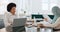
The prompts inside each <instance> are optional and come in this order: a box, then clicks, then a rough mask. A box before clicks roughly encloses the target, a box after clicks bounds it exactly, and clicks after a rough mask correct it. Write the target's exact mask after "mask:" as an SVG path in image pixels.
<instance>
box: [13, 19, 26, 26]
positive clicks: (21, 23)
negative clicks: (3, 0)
mask: <svg viewBox="0 0 60 32" xmlns="http://www.w3.org/2000/svg"><path fill="white" fill-rule="evenodd" d="M26 21H27V18H16V19H14V20H13V25H12V26H13V27H18V26H24V25H25V22H26Z"/></svg>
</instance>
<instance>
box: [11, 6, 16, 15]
mask: <svg viewBox="0 0 60 32" xmlns="http://www.w3.org/2000/svg"><path fill="white" fill-rule="evenodd" d="M10 12H11V13H12V14H13V15H15V12H16V7H12V8H11V11H10Z"/></svg>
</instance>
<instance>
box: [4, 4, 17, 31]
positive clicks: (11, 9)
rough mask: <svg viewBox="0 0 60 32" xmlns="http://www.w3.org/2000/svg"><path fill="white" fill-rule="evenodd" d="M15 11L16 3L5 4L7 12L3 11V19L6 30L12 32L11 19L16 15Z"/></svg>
mask: <svg viewBox="0 0 60 32" xmlns="http://www.w3.org/2000/svg"><path fill="white" fill-rule="evenodd" d="M15 12H16V4H15V3H9V4H8V5H7V13H5V19H4V23H5V28H6V31H7V32H13V30H12V24H13V19H14V18H15V17H16V15H15Z"/></svg>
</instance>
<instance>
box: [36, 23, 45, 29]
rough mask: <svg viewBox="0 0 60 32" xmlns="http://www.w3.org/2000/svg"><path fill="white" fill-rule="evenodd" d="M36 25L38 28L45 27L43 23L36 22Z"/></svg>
mask: <svg viewBox="0 0 60 32" xmlns="http://www.w3.org/2000/svg"><path fill="white" fill-rule="evenodd" d="M37 27H38V28H45V26H44V25H43V24H38V25H37Z"/></svg>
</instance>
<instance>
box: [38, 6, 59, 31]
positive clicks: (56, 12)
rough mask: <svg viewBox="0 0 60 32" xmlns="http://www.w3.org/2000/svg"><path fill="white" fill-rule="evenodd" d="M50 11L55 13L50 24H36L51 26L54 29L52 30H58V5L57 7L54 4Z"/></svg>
mask: <svg viewBox="0 0 60 32" xmlns="http://www.w3.org/2000/svg"><path fill="white" fill-rule="evenodd" d="M52 12H53V13H54V15H55V18H54V19H53V21H54V22H53V21H52V22H53V23H52V24H48V25H44V24H42V25H41V24H40V25H38V26H40V27H51V28H54V30H56V31H54V32H60V16H59V15H60V8H59V7H57V6H54V7H53V8H52Z"/></svg>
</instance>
